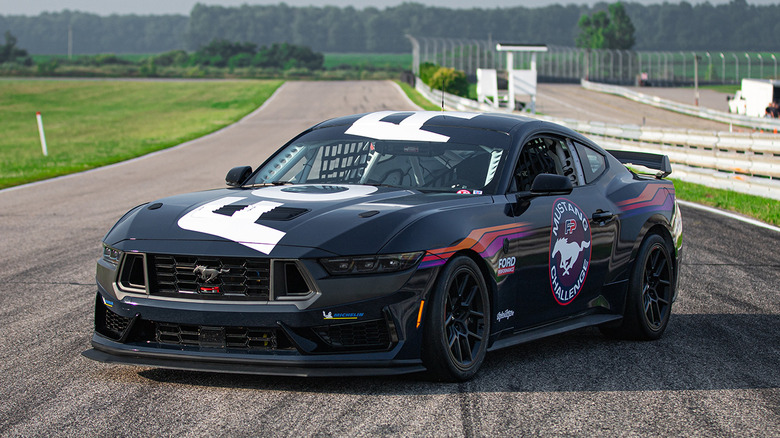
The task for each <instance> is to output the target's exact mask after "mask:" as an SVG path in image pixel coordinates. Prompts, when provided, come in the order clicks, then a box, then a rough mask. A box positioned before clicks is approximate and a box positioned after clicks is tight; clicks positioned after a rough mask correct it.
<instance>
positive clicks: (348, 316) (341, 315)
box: [322, 310, 365, 319]
mask: <svg viewBox="0 0 780 438" xmlns="http://www.w3.org/2000/svg"><path fill="white" fill-rule="evenodd" d="M363 315H365V313H333V312H326V311H324V310H323V311H322V319H358V318H362V317H363Z"/></svg>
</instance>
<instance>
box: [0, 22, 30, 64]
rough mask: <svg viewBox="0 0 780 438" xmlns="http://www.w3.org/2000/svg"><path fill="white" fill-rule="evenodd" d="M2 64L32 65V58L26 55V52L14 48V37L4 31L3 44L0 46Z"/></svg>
mask: <svg viewBox="0 0 780 438" xmlns="http://www.w3.org/2000/svg"><path fill="white" fill-rule="evenodd" d="M4 62H15V63H17V64H24V65H32V58H30V57H29V56H28V55H27V51H26V50H23V49H17V48H16V37H15V36H13V35H12V34H11V31H10V30H7V31H5V44H4V45H2V46H0V64H2V63H4Z"/></svg>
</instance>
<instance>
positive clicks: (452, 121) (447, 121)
mask: <svg viewBox="0 0 780 438" xmlns="http://www.w3.org/2000/svg"><path fill="white" fill-rule="evenodd" d="M380 113H386V114H387V116H386V117H387V120H388V121H394V122H395V123H397V121H398V120H402V119H403V118H404V117H409V116H411V115H413V114H421V115H426V116H428V120H427V121H426V122H425V126H442V127H457V128H474V129H488V130H491V131H498V132H503V133H509V132H510V131H512V130H513V129H515V128H517V127H518V126H519V125H524V124H528V123H533V122H535V123H540V121H539V120H537V119H532V118H529V117H522V116H517V115H513V114H503V113H462V112H461V113H454V112H447V111H380V112H374V113H364V114H354V115H350V116H344V117H337V118H335V119H330V120H326V121H324V122H322V123H320V124H318V125H316V126H314V127H312V129H320V128H328V127H333V126H343V125H351V124H353V123H355V122H356V121H357V120H358V119H360V118H362V117H365V116H369V115H374V114H380ZM455 114H470V115H473V116H474V117H472V118H468V119H465V118H463V117H457V116H455ZM383 120H384V119H383ZM541 123H544V122H541Z"/></svg>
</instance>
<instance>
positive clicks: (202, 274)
mask: <svg viewBox="0 0 780 438" xmlns="http://www.w3.org/2000/svg"><path fill="white" fill-rule="evenodd" d="M228 272H230V269H211V268H207V267H205V266H201V265H198V266H195V269H193V270H192V273H193V274H195V275H197V276H198V278H199V279H201V280H203V281H205V282H206V283H211V282H212V281H214V280H216V279H217V277H219V275H220V274H227V273H228Z"/></svg>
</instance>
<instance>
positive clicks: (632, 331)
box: [601, 234, 675, 341]
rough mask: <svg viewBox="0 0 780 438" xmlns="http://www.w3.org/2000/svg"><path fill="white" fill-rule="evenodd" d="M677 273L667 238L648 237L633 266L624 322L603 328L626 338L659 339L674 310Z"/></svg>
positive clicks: (618, 336) (607, 333)
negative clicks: (673, 302) (673, 301)
mask: <svg viewBox="0 0 780 438" xmlns="http://www.w3.org/2000/svg"><path fill="white" fill-rule="evenodd" d="M674 275H675V273H674V266H673V264H672V257H671V249H670V248H669V244H668V243H667V241H666V240H664V238H663V237H661V236H659V235H657V234H652V235H649V236H647V238H645V240H644V242H642V245H641V246H640V247H639V252H638V254H637V257H636V260H635V261H634V266H633V267H632V268H631V277H630V278H629V282H628V296H627V297H626V309H625V312H624V314H623V320H622V323H621V324H620V325H619V326H617V327H610V326H607V327H601V331H602V332H603V333H604V334H605V335H607V336H611V337H617V338H625V339H636V340H647V341H650V340H655V339H658V338H660V337H661V335H663V333H664V330H666V326H667V325H668V324H669V317H670V315H671V313H672V300H673V299H674V287H675V281H674V280H675V279H674Z"/></svg>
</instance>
